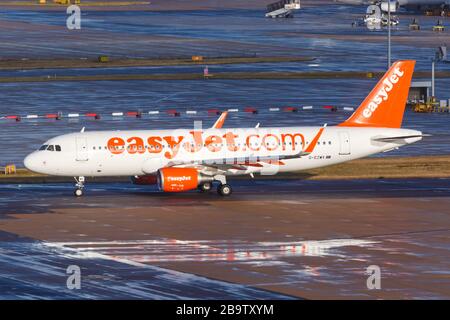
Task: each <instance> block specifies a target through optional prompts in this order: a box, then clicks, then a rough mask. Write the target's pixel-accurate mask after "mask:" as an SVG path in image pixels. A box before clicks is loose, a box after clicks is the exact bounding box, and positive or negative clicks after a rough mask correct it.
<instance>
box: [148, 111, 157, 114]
mask: <svg viewBox="0 0 450 320" xmlns="http://www.w3.org/2000/svg"><path fill="white" fill-rule="evenodd" d="M148 114H159V111H149V112H148Z"/></svg>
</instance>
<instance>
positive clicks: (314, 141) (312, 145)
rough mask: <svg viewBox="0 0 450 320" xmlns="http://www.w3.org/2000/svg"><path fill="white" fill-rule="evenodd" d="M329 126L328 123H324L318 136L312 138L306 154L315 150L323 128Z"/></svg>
mask: <svg viewBox="0 0 450 320" xmlns="http://www.w3.org/2000/svg"><path fill="white" fill-rule="evenodd" d="M326 127H327V124H324V125H323V127H322V128H320V129H319V132H317V134H316V136H315V137H314V138H313V139H312V141H311V143H310V144H309V145H308V147H307V148H306V150H305V151H304V152H303V153H304V154H310V153H312V152H313V151H314V148H315V147H316V145H317V141H319V139H320V136H321V135H322V132H323V130H325V128H326Z"/></svg>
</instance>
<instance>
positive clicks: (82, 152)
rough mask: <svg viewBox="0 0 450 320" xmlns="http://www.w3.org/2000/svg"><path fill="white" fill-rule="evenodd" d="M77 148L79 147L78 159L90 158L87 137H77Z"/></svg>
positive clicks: (85, 159)
mask: <svg viewBox="0 0 450 320" xmlns="http://www.w3.org/2000/svg"><path fill="white" fill-rule="evenodd" d="M76 148H77V158H76V160H77V161H87V160H89V158H88V146H87V139H86V138H76Z"/></svg>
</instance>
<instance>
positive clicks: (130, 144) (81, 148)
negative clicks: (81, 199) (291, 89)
mask: <svg viewBox="0 0 450 320" xmlns="http://www.w3.org/2000/svg"><path fill="white" fill-rule="evenodd" d="M414 65H415V61H397V62H396V63H394V64H393V65H392V67H391V68H390V69H389V70H388V72H387V73H386V74H385V75H384V76H383V78H382V79H381V80H380V81H379V82H378V84H377V85H376V86H375V88H374V89H373V90H372V92H371V93H370V94H369V95H368V96H367V98H366V99H365V100H364V101H363V102H362V104H361V105H360V106H359V107H358V109H357V110H356V111H355V112H354V113H353V114H352V115H351V116H350V118H348V119H347V120H346V121H344V122H343V123H340V124H338V125H336V126H328V127H327V126H326V125H324V126H322V127H287V128H285V127H281V128H275V127H271V128H262V127H259V126H257V127H255V128H230V129H224V128H222V125H223V123H224V121H225V118H226V115H227V114H226V113H223V114H222V115H221V116H220V118H219V119H218V120H217V122H216V123H215V124H214V126H213V127H212V128H208V129H201V128H194V129H180V130H170V131H169V130H133V131H131V130H130V131H128V130H127V131H92V132H84V130H82V131H81V132H76V133H70V134H65V135H61V136H58V137H56V138H53V139H50V140H48V141H47V142H45V143H44V145H42V146H41V147H40V148H39V150H37V151H34V152H33V153H31V154H30V155H28V156H27V157H26V158H25V160H24V164H25V167H26V168H28V169H29V170H31V171H34V172H38V173H43V174H48V175H55V176H70V177H75V181H76V189H75V195H76V196H81V195H82V194H83V188H84V182H85V178H84V177H99V176H131V177H132V181H133V182H134V183H136V184H158V186H159V188H160V189H161V190H162V191H166V192H182V191H188V190H193V189H197V188H198V189H199V190H201V191H203V192H206V191H209V190H211V189H212V185H213V183H214V182H217V183H218V187H217V191H218V193H219V194H220V195H222V196H228V195H230V194H231V192H232V189H231V186H230V185H229V184H227V176H232V175H250V176H252V177H253V174H255V173H259V174H274V173H277V172H289V171H298V170H305V169H311V168H317V167H323V166H329V165H332V164H336V163H341V162H345V161H349V160H353V159H357V158H362V157H366V156H369V155H372V154H376V153H379V152H386V151H390V150H393V149H396V148H398V147H400V146H403V145H407V144H411V143H413V142H416V141H419V140H421V139H422V133H421V132H420V131H416V130H409V129H401V128H400V127H401V124H402V118H403V113H404V110H405V105H406V100H407V96H408V91H409V87H410V83H411V78H412V75H413V71H414Z"/></svg>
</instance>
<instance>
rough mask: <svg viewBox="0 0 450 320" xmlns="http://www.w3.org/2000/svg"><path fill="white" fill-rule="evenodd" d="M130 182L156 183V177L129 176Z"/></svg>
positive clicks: (139, 183) (141, 183) (140, 183)
mask: <svg viewBox="0 0 450 320" xmlns="http://www.w3.org/2000/svg"><path fill="white" fill-rule="evenodd" d="M131 182H133V184H138V185H152V184H157V183H158V179H157V178H156V175H146V176H133V177H131Z"/></svg>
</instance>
